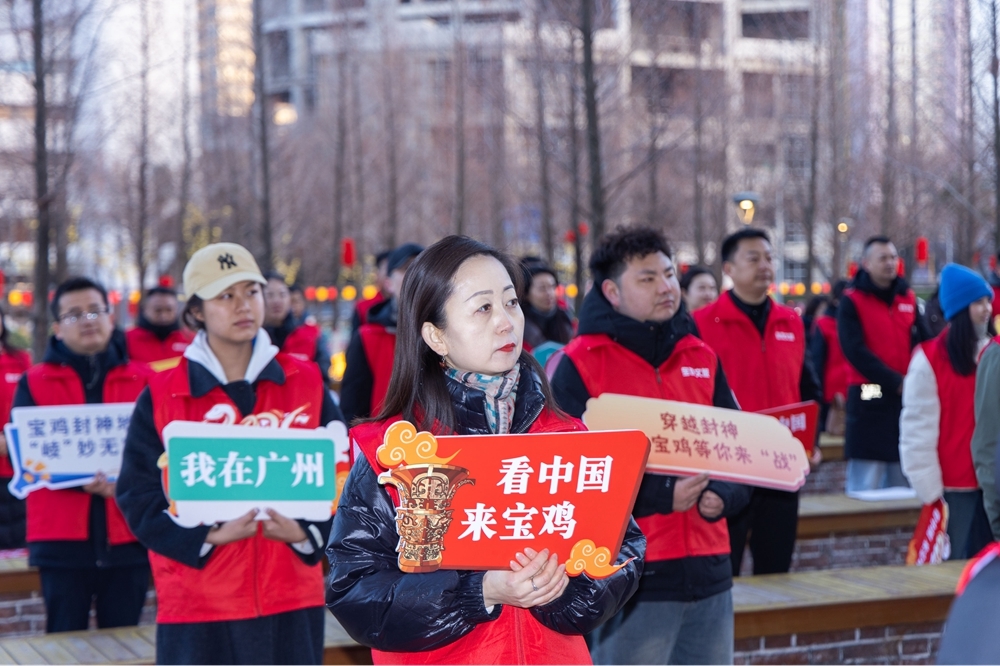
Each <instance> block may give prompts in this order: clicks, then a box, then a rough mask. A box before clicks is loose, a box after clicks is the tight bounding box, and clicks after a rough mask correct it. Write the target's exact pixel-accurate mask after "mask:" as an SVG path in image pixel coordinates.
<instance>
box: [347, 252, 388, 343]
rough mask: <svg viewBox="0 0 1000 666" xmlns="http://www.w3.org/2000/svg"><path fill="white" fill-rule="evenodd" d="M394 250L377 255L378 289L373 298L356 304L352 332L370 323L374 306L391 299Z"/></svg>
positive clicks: (376, 275) (376, 280)
mask: <svg viewBox="0 0 1000 666" xmlns="http://www.w3.org/2000/svg"><path fill="white" fill-rule="evenodd" d="M390 254H392V250H385V251H383V252H379V253H378V254H377V255H376V256H375V287H376V288H377V289H378V291H377V292H376V293H375V295H374V296H372V297H371V298H366V299H365V300H363V301H358V304H357V305H356V306H354V317H353V318H352V319H351V333H352V334H353V333H354V332H355V331H357V330H358V329H359V328H361V326H362V325H363V324H367V323H368V313H369V312H371V310H372V308H374V307H375V306H376V305H379V304H381V303H385V302H386V301H387V300H389V255H390Z"/></svg>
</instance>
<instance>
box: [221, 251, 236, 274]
mask: <svg viewBox="0 0 1000 666" xmlns="http://www.w3.org/2000/svg"><path fill="white" fill-rule="evenodd" d="M218 259H219V270H223V271H224V270H226V269H227V268H236V260H235V259H233V255H232V254H230V253H228V252H227V253H226V254H220V255H219V256H218Z"/></svg>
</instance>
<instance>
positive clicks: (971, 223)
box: [956, 0, 976, 265]
mask: <svg viewBox="0 0 1000 666" xmlns="http://www.w3.org/2000/svg"><path fill="white" fill-rule="evenodd" d="M964 4H965V22H966V25H965V29H966V38H967V39H968V44H967V50H966V53H965V57H966V61H965V67H966V77H967V80H966V86H965V87H966V90H965V95H966V99H965V114H966V117H965V122H964V123H963V125H964V130H965V159H966V163H965V168H966V176H965V177H966V183H965V185H966V188H967V189H966V194H965V196H966V198H967V199H968V200H969V201H968V203H969V205H968V207H967V211H966V214H965V215H964V216H963V217H965V228H964V229H963V230H962V235H961V238H960V241H959V248H960V251H959V255H958V257H957V258H956V259H957V261H958V262H959V263H962V264H966V265H968V264H970V263H971V261H972V252H973V246H974V244H975V234H976V231H975V227H976V147H975V141H976V112H975V105H976V102H975V95H976V78H975V70H974V54H973V50H972V44H973V33H972V2H971V0H965V3H964Z"/></svg>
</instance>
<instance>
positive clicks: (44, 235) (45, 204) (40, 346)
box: [31, 0, 51, 359]
mask: <svg viewBox="0 0 1000 666" xmlns="http://www.w3.org/2000/svg"><path fill="white" fill-rule="evenodd" d="M42 2H43V0H32V2H31V13H32V17H31V18H32V42H33V54H34V73H35V204H36V206H37V209H38V211H37V212H38V227H37V228H36V230H35V290H34V317H33V319H34V322H33V323H34V332H33V335H32V338H33V344H32V348H33V350H34V352H35V358H36V359H40V358H42V355H43V354H44V353H45V346H46V345H47V344H48V339H49V318H48V312H49V308H48V301H49V232H50V227H51V221H50V219H49V206H50V203H51V201H50V197H49V165H48V158H49V154H48V145H47V140H46V121H47V117H46V115H47V114H46V111H47V105H46V104H47V103H46V98H45V52H44V20H45V19H44V15H43V12H42Z"/></svg>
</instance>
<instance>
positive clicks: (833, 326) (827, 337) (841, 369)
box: [816, 315, 851, 403]
mask: <svg viewBox="0 0 1000 666" xmlns="http://www.w3.org/2000/svg"><path fill="white" fill-rule="evenodd" d="M816 330H817V331H819V334H820V335H822V336H823V340H824V342H825V343H826V365H825V366H824V367H823V399H824V400H825V401H826V402H829V403H832V402H833V397H834V396H835V395H837V394H838V393H839V394H840V395H841V397H842V398H843V399H844V400H846V399H847V374H848V372H850V369H851V364H850V363H848V362H847V357H846V356H844V350H843V349H841V348H840V337H839V336H838V335H837V318H836V317H831V316H828V315H823V316H822V317H820V318H819V319H817V320H816Z"/></svg>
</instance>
